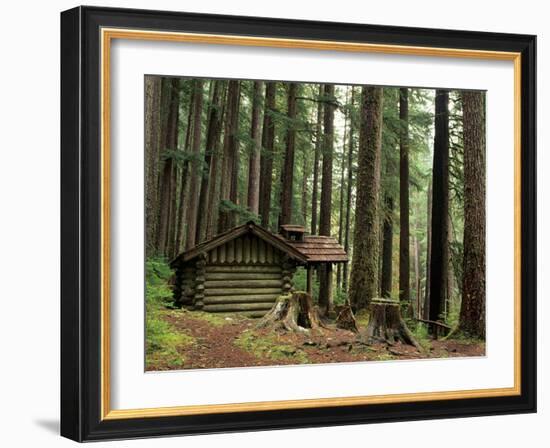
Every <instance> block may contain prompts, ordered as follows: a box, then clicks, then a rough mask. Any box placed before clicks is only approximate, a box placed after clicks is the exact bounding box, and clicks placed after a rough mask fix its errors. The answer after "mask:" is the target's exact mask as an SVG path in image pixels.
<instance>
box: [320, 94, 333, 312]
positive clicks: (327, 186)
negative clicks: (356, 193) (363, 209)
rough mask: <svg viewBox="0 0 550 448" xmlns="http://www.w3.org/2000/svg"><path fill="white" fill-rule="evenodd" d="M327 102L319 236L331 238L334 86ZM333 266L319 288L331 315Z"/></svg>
mask: <svg viewBox="0 0 550 448" xmlns="http://www.w3.org/2000/svg"><path fill="white" fill-rule="evenodd" d="M324 93H325V97H326V99H327V101H326V102H325V108H324V109H325V110H324V114H323V115H324V118H323V169H322V172H323V180H322V182H321V206H320V211H321V214H320V217H319V234H320V235H326V236H330V233H331V214H332V157H333V149H334V148H333V147H334V109H335V106H334V101H335V98H334V85H332V84H326V85H325V90H324ZM331 292H332V265H329V264H325V265H324V266H323V268H322V269H321V278H320V288H319V307H320V308H321V309H322V310H323V311H326V312H327V313H330V312H331V311H332V294H331Z"/></svg>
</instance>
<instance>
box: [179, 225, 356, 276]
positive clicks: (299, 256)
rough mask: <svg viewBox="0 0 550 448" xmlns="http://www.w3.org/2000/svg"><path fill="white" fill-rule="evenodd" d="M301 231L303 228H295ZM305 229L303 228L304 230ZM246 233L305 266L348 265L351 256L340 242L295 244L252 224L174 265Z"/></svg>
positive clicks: (307, 238)
mask: <svg viewBox="0 0 550 448" xmlns="http://www.w3.org/2000/svg"><path fill="white" fill-rule="evenodd" d="M292 227H301V226H292ZM302 228H303V227H302ZM246 233H250V234H253V235H256V236H257V237H259V238H261V239H263V240H264V241H265V242H267V243H268V244H271V245H272V246H273V247H275V248H277V249H279V250H281V251H282V252H284V253H286V254H287V255H288V256H289V257H290V258H293V259H294V260H296V261H298V263H300V264H305V263H311V264H315V263H344V262H347V261H348V255H347V254H346V251H345V250H344V248H343V247H342V246H341V245H340V244H338V241H337V240H336V238H334V237H331V236H318V235H304V240H303V241H291V240H287V239H286V238H284V237H283V236H282V235H277V234H275V233H272V232H270V231H269V230H266V229H264V228H263V227H261V226H259V225H257V224H255V223H254V222H252V221H250V222H247V223H246V224H243V225H242V226H238V227H235V228H233V229H231V230H228V231H226V232H224V233H220V234H219V235H216V236H215V237H214V238H212V239H210V240H208V241H205V242H203V243H201V244H199V245H197V246H195V247H193V248H192V249H189V250H188V251H185V252H182V253H181V254H179V255H178V256H177V257H176V258H175V259H174V260H172V262H171V263H170V264H171V265H172V266H173V265H174V264H175V263H176V262H177V261H183V262H187V261H189V260H192V259H194V258H196V257H197V256H199V255H200V254H203V253H206V252H209V251H211V250H212V249H214V248H216V247H218V246H221V245H222V244H225V243H227V242H228V241H231V240H233V239H235V238H238V237H240V236H242V235H244V234H246Z"/></svg>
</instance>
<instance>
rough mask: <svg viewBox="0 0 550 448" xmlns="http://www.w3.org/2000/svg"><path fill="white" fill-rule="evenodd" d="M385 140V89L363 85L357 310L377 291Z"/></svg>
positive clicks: (354, 277) (354, 271)
mask: <svg viewBox="0 0 550 448" xmlns="http://www.w3.org/2000/svg"><path fill="white" fill-rule="evenodd" d="M381 140H382V89H381V88H379V87H363V95H362V104H361V127H360V134H359V153H358V168H357V200H356V207H355V230H354V238H353V261H352V266H351V275H350V288H349V298H350V303H351V306H352V307H353V308H354V309H355V310H359V309H363V308H366V307H367V306H368V305H369V303H370V301H371V299H372V298H373V297H376V291H377V278H378V273H377V263H378V252H379V240H378V232H379V220H378V201H379V195H380V151H381V143H382V141H381Z"/></svg>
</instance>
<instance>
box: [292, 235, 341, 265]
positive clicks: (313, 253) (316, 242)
mask: <svg viewBox="0 0 550 448" xmlns="http://www.w3.org/2000/svg"><path fill="white" fill-rule="evenodd" d="M287 242H288V244H290V245H292V246H293V247H294V248H296V249H297V250H299V251H300V252H301V253H302V254H304V255H305V256H306V258H307V262H308V263H344V262H347V261H348V254H347V253H346V251H345V250H344V248H343V247H342V246H341V245H340V244H338V240H337V239H336V238H334V237H332V236H320V235H305V236H304V241H287Z"/></svg>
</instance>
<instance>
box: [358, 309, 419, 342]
mask: <svg viewBox="0 0 550 448" xmlns="http://www.w3.org/2000/svg"><path fill="white" fill-rule="evenodd" d="M365 338H366V340H367V342H368V343H370V342H372V340H378V341H382V342H386V343H388V344H390V345H393V344H395V343H396V342H397V341H401V342H402V343H404V344H408V345H412V346H414V347H416V349H417V350H419V351H423V349H422V346H421V345H420V344H419V343H418V342H417V341H416V339H415V338H414V336H413V334H412V333H411V331H410V330H409V328H408V327H407V324H406V323H405V321H404V320H403V318H402V317H401V309H400V305H399V302H398V301H395V300H389V299H373V300H372V302H371V304H370V312H369V324H368V326H367V330H366V332H365Z"/></svg>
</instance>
